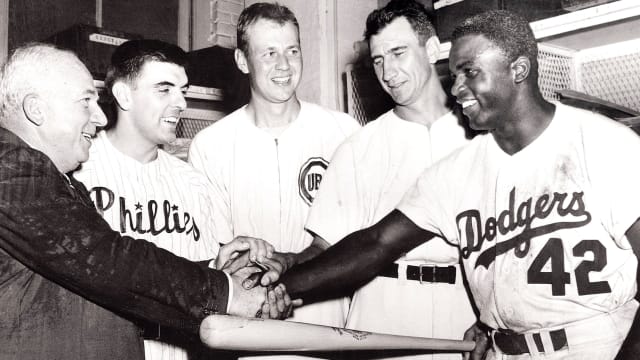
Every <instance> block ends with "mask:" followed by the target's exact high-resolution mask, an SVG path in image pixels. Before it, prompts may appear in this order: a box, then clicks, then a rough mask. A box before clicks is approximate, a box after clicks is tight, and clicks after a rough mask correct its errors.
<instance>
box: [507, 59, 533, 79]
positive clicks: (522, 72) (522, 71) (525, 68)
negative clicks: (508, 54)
mask: <svg viewBox="0 0 640 360" xmlns="http://www.w3.org/2000/svg"><path fill="white" fill-rule="evenodd" d="M511 71H512V74H513V81H515V82H516V83H521V82H523V81H525V80H526V79H527V78H528V77H529V73H530V72H531V61H529V58H528V57H526V56H520V57H519V58H517V59H516V60H515V61H514V62H512V63H511Z"/></svg>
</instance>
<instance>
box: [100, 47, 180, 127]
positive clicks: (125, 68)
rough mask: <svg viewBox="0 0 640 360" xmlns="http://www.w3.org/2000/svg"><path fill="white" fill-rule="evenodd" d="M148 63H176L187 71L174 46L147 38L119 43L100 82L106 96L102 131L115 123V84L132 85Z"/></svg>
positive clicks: (103, 106)
mask: <svg viewBox="0 0 640 360" xmlns="http://www.w3.org/2000/svg"><path fill="white" fill-rule="evenodd" d="M149 61H159V62H165V63H170V64H176V65H178V66H181V67H183V68H185V71H187V64H188V57H187V53H186V52H184V50H182V49H181V48H180V47H179V46H177V45H174V44H170V43H167V42H164V41H160V40H151V39H142V40H130V41H127V42H125V43H122V44H121V45H120V46H118V47H117V48H116V50H115V51H114V52H113V54H112V55H111V64H110V65H109V69H108V70H107V76H106V78H105V80H104V87H105V90H106V92H105V94H106V95H107V97H106V99H105V101H104V102H103V103H102V104H101V106H102V110H103V111H104V113H105V115H106V116H107V125H106V126H105V127H104V128H105V129H106V130H108V129H111V128H112V127H114V126H115V124H116V122H117V120H118V119H117V116H116V109H117V105H116V102H115V99H114V97H113V92H112V87H113V84H115V83H116V81H125V82H126V83H128V84H130V85H131V86H135V81H136V80H137V78H138V76H139V75H140V71H141V70H142V67H143V66H144V64H146V63H147V62H149Z"/></svg>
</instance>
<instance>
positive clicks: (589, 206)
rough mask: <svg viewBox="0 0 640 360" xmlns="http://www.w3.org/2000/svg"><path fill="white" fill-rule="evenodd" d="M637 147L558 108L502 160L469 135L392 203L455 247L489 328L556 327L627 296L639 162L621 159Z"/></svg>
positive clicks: (492, 146) (631, 286) (583, 115)
mask: <svg viewBox="0 0 640 360" xmlns="http://www.w3.org/2000/svg"><path fill="white" fill-rule="evenodd" d="M639 152H640V139H639V138H638V136H637V135H636V134H634V133H633V132H632V131H631V130H629V129H627V128H625V127H624V126H623V125H621V124H617V123H615V122H614V121H613V120H610V119H607V118H605V117H603V116H600V115H597V114H594V113H591V112H588V111H584V110H580V109H576V108H572V107H568V106H565V105H561V104H557V105H556V111H555V114H554V116H553V119H552V121H551V123H550V124H549V125H548V127H547V128H546V129H545V130H544V132H543V133H542V134H540V135H539V136H538V138H536V139H535V140H534V141H533V142H531V143H530V144H529V145H527V146H526V147H525V148H524V149H522V150H520V151H518V152H517V153H515V154H512V155H509V154H507V153H505V152H504V151H503V150H502V149H501V148H500V147H499V146H498V145H497V143H496V141H495V140H494V138H493V136H492V135H491V134H486V135H481V136H478V137H476V138H475V139H474V140H473V141H472V142H471V144H470V145H469V146H466V147H464V148H463V149H461V150H459V151H456V152H455V153H453V154H452V155H451V156H449V157H448V158H446V159H445V160H443V161H442V162H440V163H438V164H436V165H435V166H433V167H432V168H430V169H428V170H426V171H425V172H424V173H423V174H422V175H421V176H420V178H419V180H418V182H417V183H416V185H415V186H414V187H413V188H412V189H411V190H410V191H409V192H408V193H407V194H406V196H405V198H404V199H403V200H402V202H401V203H400V205H399V206H398V209H399V210H400V211H401V212H402V213H404V214H405V215H406V216H408V217H409V218H410V219H411V220H412V221H413V222H415V223H416V224H417V225H418V226H420V227H422V228H424V229H426V230H429V231H432V232H434V233H436V234H440V235H442V236H443V237H445V238H446V239H448V240H450V241H451V242H453V243H455V244H458V246H459V247H460V249H461V255H462V257H463V262H464V267H465V272H466V275H467V278H468V281H469V285H470V289H471V291H472V293H473V296H474V299H475V302H476V304H477V306H478V308H479V310H480V316H481V320H482V321H483V322H485V323H486V324H487V325H489V326H491V327H493V328H495V329H497V328H504V329H511V330H513V331H515V332H519V333H521V332H527V331H535V330H537V329H549V328H554V327H562V326H564V325H566V324H570V323H573V322H576V321H579V320H583V319H589V318H591V317H594V316H596V315H598V314H603V313H608V312H611V311H613V310H615V309H617V308H619V307H621V306H623V305H625V304H627V303H629V302H630V301H633V297H634V295H635V292H636V266H637V260H636V257H635V255H634V254H633V251H632V250H631V247H630V244H629V242H628V240H627V239H626V237H625V232H626V231H627V230H628V229H629V227H630V226H631V225H632V224H633V223H634V222H635V221H636V220H637V219H638V217H639V216H640V202H639V201H638V199H640V188H638V186H637V184H638V183H639V181H640V166H639V165H638V164H637V162H635V161H633V160H631V157H629V156H628V155H629V154H637V153H639ZM451 179H456V181H451ZM571 341H572V340H571V339H569V342H570V343H571Z"/></svg>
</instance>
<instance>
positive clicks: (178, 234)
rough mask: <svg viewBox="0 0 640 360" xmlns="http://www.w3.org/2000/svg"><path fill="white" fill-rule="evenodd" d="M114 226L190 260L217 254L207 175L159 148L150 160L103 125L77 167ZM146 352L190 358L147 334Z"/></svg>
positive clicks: (157, 358) (163, 358) (164, 359)
mask: <svg viewBox="0 0 640 360" xmlns="http://www.w3.org/2000/svg"><path fill="white" fill-rule="evenodd" d="M74 177H75V178H76V179H78V180H80V181H82V182H83V183H84V184H85V186H86V187H87V189H88V190H89V193H90V195H91V199H92V200H93V202H94V204H95V206H96V208H97V209H98V211H99V212H100V213H101V214H102V216H103V218H104V219H105V220H106V221H107V222H108V223H109V224H110V225H111V227H112V228H113V229H114V230H117V231H120V232H121V233H123V234H126V235H129V236H132V237H135V238H139V239H144V240H147V241H150V242H152V243H154V244H156V245H157V246H158V247H161V248H164V249H166V250H169V251H171V252H173V253H174V254H176V255H179V256H182V257H185V258H187V259H189V260H193V261H200V260H208V259H212V258H215V257H216V256H217V254H218V249H219V245H218V242H217V241H216V240H215V237H214V232H213V228H214V226H215V224H214V222H213V221H214V219H216V217H214V216H213V214H214V213H215V211H214V210H213V206H214V205H215V203H213V202H212V201H211V200H210V197H211V196H212V195H211V194H212V193H213V191H212V188H211V185H210V184H209V182H208V181H207V179H206V177H205V176H204V175H202V174H201V173H200V172H198V171H197V170H195V169H194V168H193V167H191V166H190V165H189V164H187V163H185V162H184V161H181V160H179V159H178V158H176V157H173V156H171V155H169V154H168V153H166V152H165V151H163V150H161V149H159V150H158V157H157V158H156V159H155V160H153V161H151V162H149V163H146V164H143V163H140V162H139V161H137V160H135V159H133V158H130V157H128V156H126V155H125V154H123V153H121V152H120V151H119V150H118V149H116V148H115V147H114V146H113V145H112V144H111V142H110V141H109V139H108V138H107V134H106V132H105V131H101V132H99V133H98V135H97V138H96V139H95V140H94V142H93V144H92V146H91V149H90V153H89V160H88V161H87V162H86V163H84V164H83V165H82V168H81V169H80V170H79V171H77V172H76V173H74ZM144 347H145V358H146V359H151V360H182V359H185V360H186V359H187V354H186V351H185V350H184V349H182V348H180V347H177V346H174V345H170V344H167V343H163V342H159V341H155V340H145V341H144Z"/></svg>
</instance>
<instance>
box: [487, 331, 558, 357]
mask: <svg viewBox="0 0 640 360" xmlns="http://www.w3.org/2000/svg"><path fill="white" fill-rule="evenodd" d="M527 335H531V337H532V338H533V343H534V344H535V346H536V348H537V350H538V352H539V353H545V352H546V353H548V352H550V349H547V351H545V348H544V345H543V344H544V343H543V341H542V336H541V335H540V333H533V334H527ZM525 336H526V335H525V334H517V333H513V332H510V331H507V330H497V331H496V332H494V334H493V341H494V342H495V345H496V346H497V347H498V349H500V351H502V352H503V353H505V354H507V355H521V354H528V353H530V352H531V351H530V349H529V346H527V339H526V337H525ZM549 337H550V338H551V344H552V345H553V351H558V350H560V349H563V348H565V347H567V333H566V332H565V331H564V329H558V330H552V331H549Z"/></svg>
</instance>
